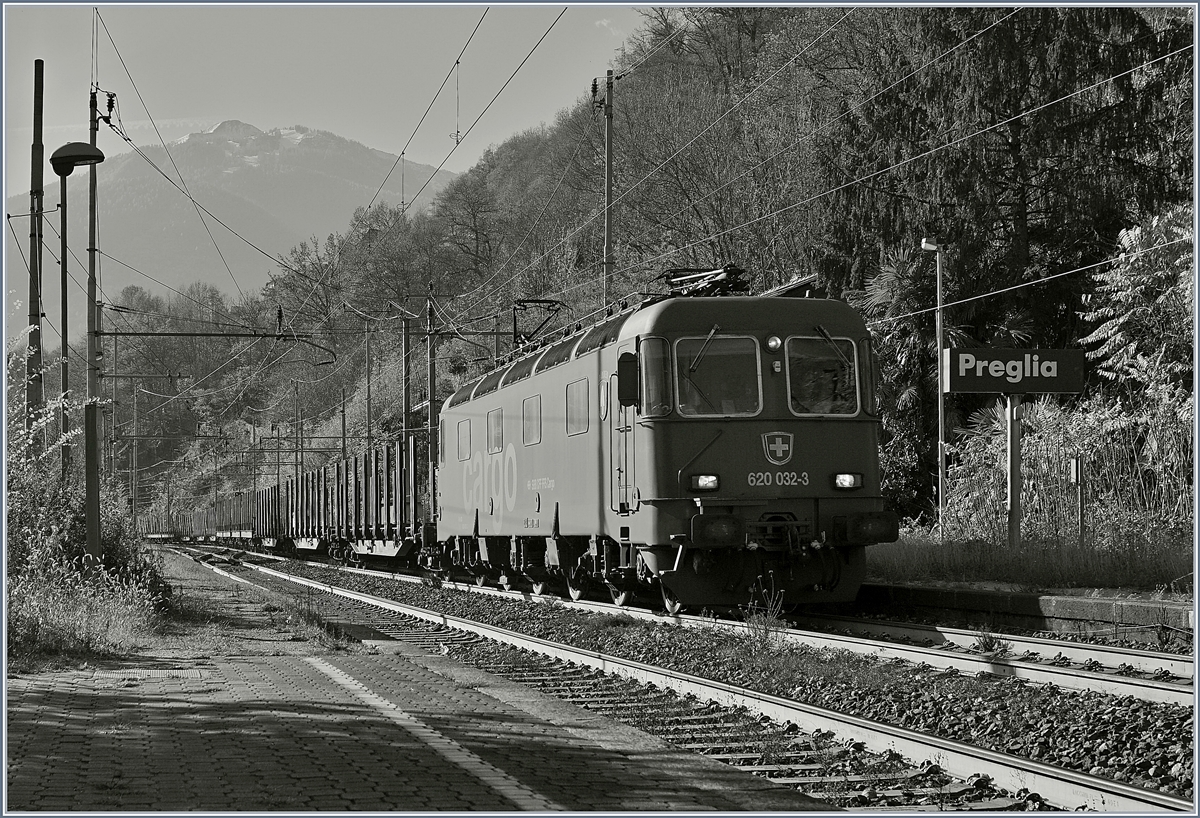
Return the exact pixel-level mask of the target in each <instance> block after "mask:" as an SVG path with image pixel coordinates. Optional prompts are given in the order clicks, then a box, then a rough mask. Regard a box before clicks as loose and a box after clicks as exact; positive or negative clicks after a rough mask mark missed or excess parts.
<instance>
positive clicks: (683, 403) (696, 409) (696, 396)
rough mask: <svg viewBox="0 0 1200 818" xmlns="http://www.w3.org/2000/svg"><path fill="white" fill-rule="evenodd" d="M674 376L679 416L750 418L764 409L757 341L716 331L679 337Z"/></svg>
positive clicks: (676, 343) (676, 347) (676, 344)
mask: <svg viewBox="0 0 1200 818" xmlns="http://www.w3.org/2000/svg"><path fill="white" fill-rule="evenodd" d="M713 329H714V330H715V329H716V327H714V328H713ZM675 375H676V388H677V390H678V395H679V414H681V415H683V416H685V417H703V416H712V415H720V416H728V415H733V416H737V415H741V416H750V415H757V414H758V413H759V411H760V410H761V409H762V382H761V380H760V378H759V365H758V341H756V340H755V339H754V338H747V337H738V336H730V335H716V334H715V332H710V333H709V334H708V335H706V336H701V337H698V338H680V339H679V340H678V341H676V342H675Z"/></svg>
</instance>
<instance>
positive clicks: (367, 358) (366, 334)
mask: <svg viewBox="0 0 1200 818" xmlns="http://www.w3.org/2000/svg"><path fill="white" fill-rule="evenodd" d="M363 359H364V360H363V363H364V364H365V366H366V368H367V449H366V450H367V451H368V452H369V451H371V447H372V445H373V441H372V439H371V330H370V328H369V327H368V326H367V322H366V321H364V322H363Z"/></svg>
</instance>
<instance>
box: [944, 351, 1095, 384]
mask: <svg viewBox="0 0 1200 818" xmlns="http://www.w3.org/2000/svg"><path fill="white" fill-rule="evenodd" d="M1086 371H1087V358H1086V355H1085V353H1084V351H1083V350H1082V349H944V350H942V384H943V388H944V389H945V391H946V392H998V393H1000V394H1002V395H1015V394H1027V393H1031V392H1060V393H1068V394H1078V393H1080V392H1082V391H1083V382H1084V375H1085V373H1086Z"/></svg>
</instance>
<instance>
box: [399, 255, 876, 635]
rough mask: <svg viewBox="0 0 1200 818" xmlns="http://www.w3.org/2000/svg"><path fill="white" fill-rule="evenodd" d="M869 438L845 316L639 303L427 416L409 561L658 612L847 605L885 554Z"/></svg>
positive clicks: (828, 310) (840, 309)
mask: <svg viewBox="0 0 1200 818" xmlns="http://www.w3.org/2000/svg"><path fill="white" fill-rule="evenodd" d="M731 273H732V274H736V273H740V271H737V270H736V268H725V269H724V270H719V271H712V275H718V274H720V275H723V276H726V277H727V276H729V275H730V274H731ZM879 428H880V424H879V416H878V411H877V409H876V403H875V362H874V358H873V356H872V351H871V340H870V335H869V334H868V332H867V329H866V326H865V325H864V323H863V321H862V319H861V317H860V316H859V315H858V314H857V313H856V312H855V311H854V310H853V309H851V308H850V307H849V306H847V305H846V304H844V303H842V302H839V301H834V300H825V299H797V298H774V297H751V296H743V295H725V296H688V295H678V296H674V297H665V298H657V299H650V300H648V301H646V302H643V303H642V304H639V305H637V306H635V307H631V308H628V309H625V310H623V311H621V312H619V313H617V314H615V315H612V316H611V317H609V318H607V319H606V320H604V321H603V322H601V323H599V324H597V325H596V326H594V327H591V328H587V329H581V330H579V331H576V332H574V333H572V334H568V335H566V336H565V337H562V338H560V339H557V340H556V341H554V342H553V343H550V344H548V345H545V346H542V347H540V348H538V349H536V350H534V351H529V352H527V353H525V354H522V355H518V357H516V359H515V360H512V361H510V362H509V363H507V364H505V365H503V366H501V367H500V368H498V369H496V370H494V371H492V372H490V373H488V374H486V375H484V376H483V377H481V378H479V379H477V380H475V381H473V382H471V383H468V384H466V385H464V386H463V387H461V388H460V389H458V390H457V391H456V392H455V393H454V394H453V395H451V396H450V397H449V398H448V399H447V400H446V401H445V403H444V405H443V406H442V408H441V414H440V419H439V421H438V447H437V448H438V463H437V498H438V509H437V513H436V534H434V533H433V532H429V533H428V534H427V535H426V537H425V539H426V542H425V543H424V544H423V546H422V549H421V552H420V553H421V556H420V559H421V562H422V564H423V565H425V566H426V567H427V568H430V569H433V570H443V569H448V568H450V567H452V566H453V567H462V568H465V569H466V570H467V571H470V572H471V573H472V574H473V575H474V576H475V577H476V578H477V580H478V581H479V582H481V583H482V582H484V581H488V580H491V581H497V582H500V583H502V584H508V583H512V582H514V581H515V579H516V577H518V576H520V577H523V578H527V579H528V580H530V581H532V582H533V585H534V589H535V590H536V591H544V590H547V589H548V588H549V587H550V586H552V585H554V584H558V583H561V584H563V585H565V586H566V588H567V589H568V590H569V593H570V595H571V596H572V597H573V598H576V599H578V598H581V597H582V596H584V595H585V594H587V593H588V592H589V590H590V589H591V588H593V587H597V588H598V587H599V586H604V587H607V589H608V590H609V592H610V593H611V595H612V598H613V599H614V601H616V602H617V603H618V604H624V603H625V602H627V601H628V600H629V598H630V597H631V596H632V595H633V594H636V593H645V592H655V591H657V592H658V593H661V594H662V598H663V601H664V604H665V605H666V607H667V609H668V610H669V611H671V612H677V611H679V610H680V609H682V608H683V607H685V606H691V607H699V606H708V607H724V606H740V605H746V604H749V603H752V602H764V601H765V602H767V603H771V604H776V603H778V604H782V605H795V604H797V603H807V602H833V601H846V600H852V599H853V598H854V597H855V595H856V594H857V591H858V588H859V585H860V584H861V582H862V579H863V574H864V562H865V548H866V547H867V546H869V545H871V544H874V543H880V542H892V541H895V540H896V539H897V537H898V520H897V518H896V516H895V515H894V514H893V513H891V512H889V511H887V510H885V509H884V501H883V498H882V497H881V495H880V479H879Z"/></svg>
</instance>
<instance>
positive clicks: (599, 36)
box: [4, 3, 641, 196]
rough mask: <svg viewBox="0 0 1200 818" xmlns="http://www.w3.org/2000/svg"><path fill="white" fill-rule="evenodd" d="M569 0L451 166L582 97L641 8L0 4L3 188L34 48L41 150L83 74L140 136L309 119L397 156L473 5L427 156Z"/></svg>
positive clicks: (154, 138) (16, 170)
mask: <svg viewBox="0 0 1200 818" xmlns="http://www.w3.org/2000/svg"><path fill="white" fill-rule="evenodd" d="M93 8H95V9H97V10H98V12H99V18H98V19H97V17H96V15H94V14H93ZM564 8H565V9H566V13H565V14H563V16H562V18H561V19H560V20H559V21H558V23H557V24H556V25H554V27H553V29H552V30H550V33H549V34H548V35H547V36H546V38H545V40H544V41H543V42H542V43H541V45H540V46H538V47H537V49H536V50H534V51H533V55H532V56H531V57H530V58H529V60H528V62H526V63H525V65H524V66H523V67H522V68H521V70H520V71H519V72H518V73H517V74H516V77H515V78H514V79H513V80H512V82H511V83H510V84H509V85H508V87H507V88H506V89H505V90H504V92H503V93H502V94H500V96H499V98H498V99H497V100H496V102H495V103H494V104H493V105H492V107H491V108H490V109H489V110H488V111H487V113H486V114H485V115H484V116H483V118H482V119H481V120H480V122H479V124H478V125H476V126H475V129H474V130H473V131H472V132H471V133H470V135H469V136H468V137H467V139H465V140H464V141H463V142H462V144H461V145H460V146H459V147H458V148H457V150H455V151H454V154H453V156H451V157H450V159H449V161H447V162H446V164H445V166H444V167H445V168H446V169H448V170H452V171H455V172H461V171H464V170H466V169H467V168H469V167H471V166H472V165H474V164H475V162H476V161H477V160H478V158H479V156H480V154H481V153H482V152H483V151H484V150H485V149H486V148H487V147H488V146H489V145H493V144H499V143H500V142H502V141H504V139H506V138H507V137H509V136H511V135H512V134H514V133H518V132H520V131H523V130H526V129H528V128H531V127H535V126H537V125H538V124H540V123H542V122H552V121H553V120H554V116H555V114H556V113H557V112H558V111H559V110H561V109H563V108H566V107H569V106H570V105H571V104H572V103H573V102H574V101H575V100H576V99H577V98H578V97H580V96H583V95H585V94H587V93H588V92H589V89H590V86H591V82H592V78H593V77H597V76H600V77H602V76H603V75H604V72H605V70H607V69H608V68H609V67H610V66H609V61H610V60H611V59H612V58H613V56H614V54H615V53H616V52H617V50H618V49H619V48H620V47H621V45H622V44H623V43H624V42H625V40H626V38H627V37H628V36H629V35H630V34H631V33H632V32H633V31H634V29H635V28H636V27H637V26H638V24H639V23H640V21H641V18H640V16H639V15H638V13H637V11H636V9H635V7H633V6H614V5H601V4H577V5H570V6H563V5H551V4H548V3H547V4H542V3H530V4H510V3H501V4H496V5H492V6H490V7H489V6H487V5H485V4H479V5H476V4H469V3H446V4H433V3H431V4H421V5H417V4H386V5H385V4H377V5H347V4H336V5H332V4H329V5H326V4H274V3H269V4H258V5H249V4H237V3H234V4H224V5H216V4H213V5H208V4H196V5H176V4H142V3H136V4H127V5H99V6H93V5H90V4H89V5H68V4H57V3H56V4H47V3H34V4H24V5H22V4H5V5H4V95H5V104H4V120H5V121H4V139H5V191H6V195H9V196H11V195H16V194H20V193H26V194H27V193H28V191H29V184H30V163H31V158H30V157H31V154H30V145H31V143H32V140H33V124H32V123H33V64H34V60H35V59H41V60H43V62H44V63H45V68H44V72H45V91H44V113H43V117H44V123H43V137H42V141H43V144H44V145H45V155H46V157H47V160H48V159H49V156H50V154H51V153H52V152H53V151H54V150H55V149H56V148H58V147H59V146H61V145H63V144H65V143H66V142H72V141H80V142H86V141H87V140H88V130H87V127H88V91H89V88H90V85H91V83H92V81H93V79H94V80H95V81H96V83H97V84H99V86H100V87H101V88H102V89H104V90H105V91H115V92H116V93H117V99H118V105H119V108H120V115H121V121H122V122H123V124H124V127H125V130H126V132H127V133H128V134H129V135H130V136H131V137H132V138H133V140H134V142H135V143H136V144H138V145H146V144H157V143H158V135H157V134H155V132H154V129H153V127H152V126H151V124H150V123H151V120H153V122H154V123H155V124H156V125H157V126H158V129H159V131H160V132H161V134H162V136H163V138H164V139H166V140H168V141H169V140H172V139H176V138H179V137H181V136H184V135H186V134H188V133H192V132H195V131H199V130H203V129H206V128H208V127H211V126H212V125H215V124H216V123H218V122H220V121H222V120H226V119H239V120H242V121H243V122H248V123H250V124H252V125H255V126H256V127H258V128H260V129H262V130H269V129H271V128H281V127H290V126H292V125H298V124H299V125H306V126H308V127H310V128H319V129H321V130H327V131H332V132H333V133H336V134H338V135H340V136H344V137H346V138H348V139H353V140H355V141H357V142H361V143H363V144H364V145H367V146H369V147H372V148H378V149H380V150H384V151H387V152H389V153H393V154H399V152H400V151H401V150H402V149H403V148H404V147H405V144H406V143H408V140H409V138H410V137H411V136H412V135H413V132H414V129H416V126H417V122H418V120H419V119H420V117H421V115H422V113H423V112H424V111H425V109H426V108H427V107H428V106H429V103H430V101H431V100H432V99H433V98H434V94H435V93H436V92H437V90H438V87H439V86H440V85H441V84H442V83H443V81H444V80H446V78H447V75H448V74H450V72H451V69H453V68H454V63H455V60H456V58H457V57H458V55H459V53H460V52H462V51H463V46H464V45H466V44H467V40H468V38H469V37H471V32H472V31H473V30H474V29H475V27H476V25H477V24H479V23H480V18H481V17H482V18H483V22H482V24H480V25H479V29H478V31H477V32H476V33H475V35H474V37H473V38H472V39H471V42H470V45H469V46H468V47H467V50H466V53H465V54H463V56H462V60H461V63H460V65H459V67H458V70H457V72H456V74H451V75H450V77H449V80H448V81H447V82H446V84H445V87H444V88H443V89H442V92H441V94H440V96H439V97H438V100H437V103H436V105H435V106H434V108H433V110H432V111H430V113H429V116H428V117H427V118H426V120H425V122H424V124H423V125H422V126H421V128H420V130H419V131H418V132H417V134H416V137H415V138H414V139H413V140H412V143H411V145H409V147H408V150H407V152H406V154H405V156H406V158H407V159H410V160H412V161H414V162H419V163H422V164H426V165H432V166H435V167H436V166H437V165H438V164H439V163H441V162H442V160H443V159H445V158H446V155H447V154H448V153H449V152H450V150H451V149H452V148H453V147H454V140H453V139H452V137H451V134H453V133H454V132H455V131H456V130H459V131H466V130H467V129H468V127H470V125H471V123H472V122H474V121H475V119H476V118H477V117H478V116H479V114H480V112H482V111H483V109H484V108H485V107H486V106H487V105H488V103H489V102H490V101H491V100H492V98H493V97H494V96H495V95H496V93H497V92H498V91H500V89H501V87H502V86H503V85H504V83H505V81H507V80H508V79H509V77H510V76H512V75H513V72H514V71H515V70H516V69H517V66H518V65H520V63H521V61H522V60H524V59H525V58H526V56H527V55H529V53H530V51H531V50H533V49H534V46H535V44H537V42H538V40H539V39H540V38H541V37H542V36H543V35H544V34H546V32H547V29H550V28H551V24H552V23H554V21H555V18H556V17H558V15H559V13H560V12H562V11H563V9H564ZM485 10H486V15H485ZM93 35H94V36H93ZM93 40H94V41H95V47H94V48H93ZM101 104H102V105H103V102H102V103H101ZM98 145H99V147H100V148H101V150H103V151H104V152H105V153H106V154H108V155H115V154H117V153H123V152H125V151H127V150H128V146H127V145H125V144H124V143H123V142H122V141H120V140H119V139H118V138H117V137H116V136H115V135H113V134H112V133H110V132H109V131H108V129H107V127H106V126H104V125H103V124H102V125H101V128H100V133H99V140H98ZM43 173H44V176H45V185H47V186H48V185H50V184H52V183H54V182H55V180H56V178H57V177H55V176H54V174H53V172H52V171H51V169H50V167H49V163H48V161H47V164H46V167H45V169H44V171H43Z"/></svg>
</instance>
